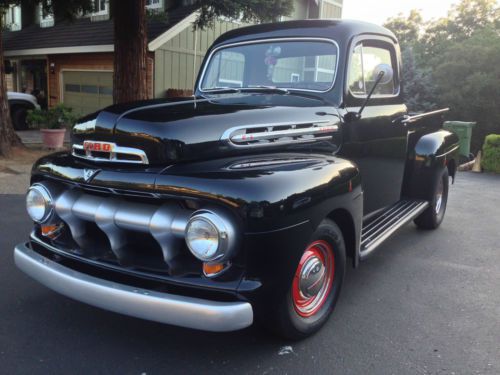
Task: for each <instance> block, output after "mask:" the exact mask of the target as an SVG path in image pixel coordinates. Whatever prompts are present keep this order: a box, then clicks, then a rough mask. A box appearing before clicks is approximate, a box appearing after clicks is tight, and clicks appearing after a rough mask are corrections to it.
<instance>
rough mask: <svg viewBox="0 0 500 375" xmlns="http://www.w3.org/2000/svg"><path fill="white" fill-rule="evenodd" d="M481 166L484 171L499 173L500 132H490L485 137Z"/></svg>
mask: <svg viewBox="0 0 500 375" xmlns="http://www.w3.org/2000/svg"><path fill="white" fill-rule="evenodd" d="M481 167H483V169H484V170H485V171H486V172H494V173H500V134H490V135H488V136H487V137H486V138H485V140H484V146H483V157H482V159H481Z"/></svg>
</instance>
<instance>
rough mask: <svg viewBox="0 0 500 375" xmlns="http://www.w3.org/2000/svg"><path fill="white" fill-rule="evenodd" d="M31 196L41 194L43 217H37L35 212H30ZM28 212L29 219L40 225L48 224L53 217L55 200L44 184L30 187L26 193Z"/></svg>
mask: <svg viewBox="0 0 500 375" xmlns="http://www.w3.org/2000/svg"><path fill="white" fill-rule="evenodd" d="M30 194H39V196H40V197H41V198H42V199H43V206H44V211H43V215H39V216H35V215H34V214H33V212H30ZM26 211H27V212H28V215H29V217H30V218H31V219H32V220H33V221H34V222H36V223H38V224H41V223H44V222H46V221H47V220H48V219H49V218H50V217H51V216H52V213H53V212H54V200H53V198H52V195H51V194H50V191H49V190H48V189H47V188H46V187H45V186H44V185H43V184H40V183H35V184H33V185H31V186H30V187H29V189H28V192H27V193H26Z"/></svg>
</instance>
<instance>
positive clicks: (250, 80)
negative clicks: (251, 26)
mask: <svg viewBox="0 0 500 375" xmlns="http://www.w3.org/2000/svg"><path fill="white" fill-rule="evenodd" d="M337 54H338V50H337V45H336V44H334V43H333V42H330V41H317V40H300V41H285V40H283V41H272V42H271V41H269V42H262V43H258V42H256V43H252V44H240V45H235V46H231V47H226V48H222V49H219V50H216V52H215V53H213V55H212V56H211V58H210V60H209V61H208V65H207V68H206V69H205V72H204V74H203V79H202V81H201V90H202V91H210V90H217V89H228V88H237V89H245V88H256V87H268V88H271V87H275V88H284V89H290V90H310V91H327V90H329V89H330V88H331V87H332V86H333V83H334V80H335V73H336V68H337V60H338V56H337Z"/></svg>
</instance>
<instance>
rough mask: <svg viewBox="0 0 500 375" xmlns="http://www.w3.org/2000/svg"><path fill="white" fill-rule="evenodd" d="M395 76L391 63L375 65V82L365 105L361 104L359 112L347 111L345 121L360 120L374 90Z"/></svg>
mask: <svg viewBox="0 0 500 375" xmlns="http://www.w3.org/2000/svg"><path fill="white" fill-rule="evenodd" d="M393 78H394V70H392V66H390V65H389V64H378V65H377V66H376V67H375V69H373V80H374V81H375V82H374V83H373V86H372V89H371V90H370V93H369V94H368V96H367V97H366V99H365V101H364V103H363V105H362V106H361V108H360V109H359V111H358V112H347V113H346V114H345V116H344V121H346V122H353V121H356V120H359V119H360V118H361V114H362V113H363V110H364V109H365V107H366V105H367V104H368V102H369V101H370V98H371V97H372V95H373V92H374V91H375V89H376V88H377V86H378V85H379V84H383V85H387V84H388V83H390V82H391V81H392V79H393Z"/></svg>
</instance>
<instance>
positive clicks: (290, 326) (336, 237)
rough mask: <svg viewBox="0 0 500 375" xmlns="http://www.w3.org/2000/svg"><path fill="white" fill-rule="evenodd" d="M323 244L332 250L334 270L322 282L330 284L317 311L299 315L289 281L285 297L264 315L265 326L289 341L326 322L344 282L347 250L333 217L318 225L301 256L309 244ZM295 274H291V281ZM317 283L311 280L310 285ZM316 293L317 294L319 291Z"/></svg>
mask: <svg viewBox="0 0 500 375" xmlns="http://www.w3.org/2000/svg"><path fill="white" fill-rule="evenodd" d="M324 243H327V244H329V245H330V248H329V251H330V250H331V253H332V255H333V270H334V272H333V274H332V275H331V278H329V279H330V280H331V283H328V282H326V283H325V285H326V284H329V285H330V286H329V288H328V289H326V290H327V292H326V294H325V296H324V297H323V299H322V301H323V302H322V303H321V305H320V306H317V311H316V312H315V313H314V314H312V315H311V316H308V317H304V316H301V315H299V314H300V313H299V312H298V310H297V307H296V302H294V301H295V300H294V296H293V291H292V289H294V285H295V284H294V282H292V285H291V286H290V289H289V290H288V293H287V294H286V296H284V297H282V298H281V299H279V300H277V301H276V305H275V306H274V308H273V309H272V312H271V314H270V315H271V316H267V317H264V319H265V320H266V323H267V324H266V325H267V327H268V328H270V329H271V330H273V331H274V332H275V333H277V334H278V335H279V336H282V337H284V338H286V339H292V340H300V339H304V338H306V337H308V336H311V335H312V334H314V333H316V332H317V331H318V330H319V329H320V328H321V327H322V326H323V325H324V324H325V322H326V321H327V320H328V318H329V317H330V315H331V313H332V311H333V309H334V308H335V304H336V303H337V300H338V298H339V295H340V290H341V288H342V283H343V281H344V274H345V266H346V250H345V243H344V238H343V236H342V232H341V230H340V228H339V227H338V226H337V225H336V224H335V223H334V222H333V221H332V220H328V219H325V220H324V221H323V222H322V223H321V224H320V225H319V226H318V229H317V230H316V231H315V233H314V234H313V236H312V238H311V242H310V245H308V247H307V249H306V250H304V255H303V257H304V256H305V254H306V251H307V250H309V249H310V247H311V246H312V245H314V244H324ZM298 267H300V265H299V266H298ZM303 268H305V266H304V267H303ZM298 269H299V268H298ZM297 272H298V271H297ZM296 277H297V276H295V277H294V280H295V278H296ZM316 284H317V283H315V282H314V283H313V284H312V285H316ZM317 295H320V293H318V294H317Z"/></svg>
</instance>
